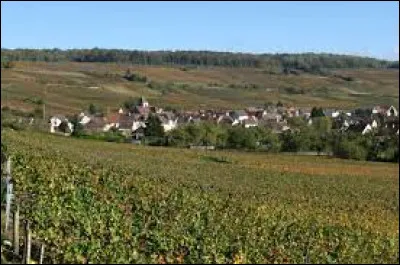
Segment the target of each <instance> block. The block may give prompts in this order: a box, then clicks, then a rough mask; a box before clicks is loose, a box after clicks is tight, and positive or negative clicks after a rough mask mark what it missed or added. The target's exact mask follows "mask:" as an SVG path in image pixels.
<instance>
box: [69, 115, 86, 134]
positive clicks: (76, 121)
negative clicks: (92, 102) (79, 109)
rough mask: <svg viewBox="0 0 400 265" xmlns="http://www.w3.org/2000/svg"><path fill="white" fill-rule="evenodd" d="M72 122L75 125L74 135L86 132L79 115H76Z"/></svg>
mask: <svg viewBox="0 0 400 265" xmlns="http://www.w3.org/2000/svg"><path fill="white" fill-rule="evenodd" d="M70 120H71V124H72V126H73V131H72V133H71V135H72V136H75V137H79V136H81V135H83V134H84V128H83V125H82V124H81V123H80V122H79V117H78V115H74V116H73V117H72V118H71V119H70Z"/></svg>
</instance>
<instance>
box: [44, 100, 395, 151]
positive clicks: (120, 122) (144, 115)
mask: <svg viewBox="0 0 400 265" xmlns="http://www.w3.org/2000/svg"><path fill="white" fill-rule="evenodd" d="M322 111H323V116H326V117H330V118H331V119H332V120H333V121H334V124H335V127H336V128H337V129H338V130H340V131H353V132H357V133H360V134H362V135H365V134H367V133H369V132H371V131H373V130H374V129H379V128H385V129H386V130H387V131H389V132H390V134H397V135H398V134H399V118H398V110H397V109H396V108H395V107H394V106H374V107H371V108H369V109H367V108H364V109H354V110H350V111H344V110H339V109H322ZM149 115H155V116H156V117H157V118H158V119H159V120H160V123H161V125H162V127H163V130H164V132H169V131H172V130H174V129H176V128H177V127H179V126H181V125H185V124H190V123H194V124H196V123H200V122H211V123H214V124H221V125H222V124H223V125H226V126H243V127H244V128H251V127H257V126H259V127H265V128H269V129H271V130H272V131H273V132H274V133H277V134H279V133H282V132H284V131H287V130H291V129H292V128H291V127H290V125H289V123H288V120H289V119H290V118H294V117H300V118H302V119H304V120H305V121H306V122H307V124H309V125H311V124H312V122H313V115H312V109H311V108H295V107H285V106H282V105H278V106H274V105H272V104H271V105H269V106H267V107H263V108H261V107H249V108H246V109H242V110H229V111H216V110H198V111H184V112H178V111H166V110H163V109H162V108H158V107H156V106H151V105H150V104H149V102H148V101H147V100H146V99H145V98H144V97H141V98H140V99H139V101H138V104H136V105H135V106H132V107H131V108H129V109H126V108H122V107H121V108H120V109H119V110H118V112H114V113H108V114H106V115H103V114H101V115H98V114H96V113H92V114H90V113H89V112H88V111H84V112H81V113H79V114H78V119H79V124H80V125H82V127H83V128H84V129H85V130H86V131H88V132H92V133H96V132H97V133H100V132H108V131H110V130H117V131H119V132H121V133H122V134H123V135H125V136H126V137H128V138H129V137H131V139H132V140H133V142H135V143H139V142H140V140H141V138H142V137H144V129H145V128H146V122H147V120H148V118H149ZM63 125H64V126H63ZM65 125H67V126H65ZM73 131H74V125H73V124H72V122H71V121H70V120H68V118H67V117H65V116H63V115H55V116H52V117H51V118H50V132H51V133H63V134H65V135H70V134H71V133H72V132H73Z"/></svg>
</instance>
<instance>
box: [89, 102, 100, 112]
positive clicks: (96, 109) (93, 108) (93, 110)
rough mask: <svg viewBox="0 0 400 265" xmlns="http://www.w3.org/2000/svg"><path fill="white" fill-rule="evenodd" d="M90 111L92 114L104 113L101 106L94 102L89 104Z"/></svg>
mask: <svg viewBox="0 0 400 265" xmlns="http://www.w3.org/2000/svg"><path fill="white" fill-rule="evenodd" d="M88 111H89V114H91V115H95V114H102V110H101V108H100V107H98V106H96V105H94V104H93V103H90V104H89V107H88Z"/></svg>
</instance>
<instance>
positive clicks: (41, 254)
mask: <svg viewBox="0 0 400 265" xmlns="http://www.w3.org/2000/svg"><path fill="white" fill-rule="evenodd" d="M43 257H44V244H42V245H41V247H40V259H39V264H43Z"/></svg>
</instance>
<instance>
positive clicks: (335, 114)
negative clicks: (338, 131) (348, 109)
mask: <svg viewBox="0 0 400 265" xmlns="http://www.w3.org/2000/svg"><path fill="white" fill-rule="evenodd" d="M323 112H324V114H325V116H326V117H330V118H337V117H339V115H340V111H338V110H337V109H325V110H324V111H323Z"/></svg>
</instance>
